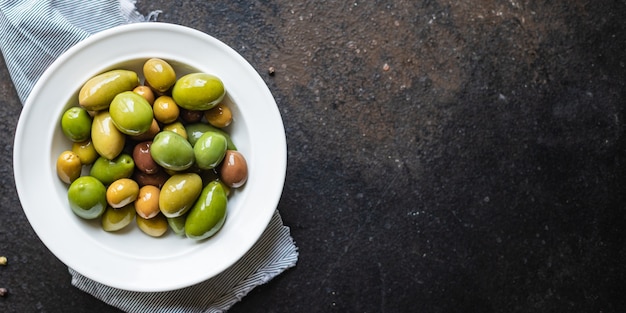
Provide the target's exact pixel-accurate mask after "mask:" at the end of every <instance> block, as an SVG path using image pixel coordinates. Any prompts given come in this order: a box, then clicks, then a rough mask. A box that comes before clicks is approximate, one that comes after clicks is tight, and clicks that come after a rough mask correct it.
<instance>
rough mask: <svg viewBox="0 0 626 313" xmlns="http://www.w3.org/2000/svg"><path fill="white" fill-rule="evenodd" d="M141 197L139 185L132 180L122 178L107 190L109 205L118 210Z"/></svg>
mask: <svg viewBox="0 0 626 313" xmlns="http://www.w3.org/2000/svg"><path fill="white" fill-rule="evenodd" d="M138 196H139V185H138V184H137V183H136V182H135V181H134V180H132V179H130V178H120V179H118V180H116V181H114V182H112V183H111V185H109V187H108V188H107V193H106V198H107V203H108V204H109V205H110V206H111V207H113V208H115V209H117V208H121V207H123V206H125V205H127V204H129V203H132V202H133V201H135V200H137V197H138Z"/></svg>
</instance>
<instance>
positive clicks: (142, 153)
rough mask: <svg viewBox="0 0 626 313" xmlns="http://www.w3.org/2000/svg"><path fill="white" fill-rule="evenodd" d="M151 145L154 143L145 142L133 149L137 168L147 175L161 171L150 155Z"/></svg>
mask: <svg viewBox="0 0 626 313" xmlns="http://www.w3.org/2000/svg"><path fill="white" fill-rule="evenodd" d="M150 145H152V141H143V142H140V143H138V144H136V145H135V147H134V148H133V160H134V161H135V166H136V167H137V169H138V170H140V171H142V172H144V173H146V174H154V173H156V172H158V171H159V170H160V169H161V167H160V166H159V165H158V164H157V163H156V162H154V160H153V159H152V156H151V155H150Z"/></svg>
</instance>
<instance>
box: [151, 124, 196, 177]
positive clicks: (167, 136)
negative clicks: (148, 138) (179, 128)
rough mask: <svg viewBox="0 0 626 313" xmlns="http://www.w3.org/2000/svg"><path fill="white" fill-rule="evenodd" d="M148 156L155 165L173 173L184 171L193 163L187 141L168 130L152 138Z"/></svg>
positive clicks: (192, 154) (192, 156)
mask: <svg viewBox="0 0 626 313" xmlns="http://www.w3.org/2000/svg"><path fill="white" fill-rule="evenodd" d="M150 155H151V156H152V159H153V160H154V161H155V162H156V163H157V164H159V165H160V166H162V167H164V168H166V169H170V170H174V171H182V170H186V169H188V168H189V167H191V165H193V163H194V153H193V147H192V146H191V144H190V143H189V141H187V140H186V139H185V138H183V137H182V136H181V135H179V134H177V133H175V132H172V131H168V130H164V131H161V132H160V133H158V134H157V135H156V136H154V140H153V141H152V145H151V146H150Z"/></svg>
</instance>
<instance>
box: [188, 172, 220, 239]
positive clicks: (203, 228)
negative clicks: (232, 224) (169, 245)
mask: <svg viewBox="0 0 626 313" xmlns="http://www.w3.org/2000/svg"><path fill="white" fill-rule="evenodd" d="M227 203H228V198H227V196H226V193H225V192H224V189H223V187H222V184H221V183H220V182H218V181H212V182H210V183H209V184H208V185H206V187H204V188H203V189H202V193H201V194H200V196H199V197H198V201H196V203H195V204H194V206H193V208H191V210H190V211H189V214H188V215H187V219H186V221H185V235H187V237H188V238H191V239H195V240H202V239H206V238H209V237H211V236H213V235H215V233H217V232H218V231H219V230H220V229H221V228H222V226H223V225H224V221H225V220H226V215H227V214H226V213H227V211H226V209H227Z"/></svg>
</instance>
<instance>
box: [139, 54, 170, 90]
mask: <svg viewBox="0 0 626 313" xmlns="http://www.w3.org/2000/svg"><path fill="white" fill-rule="evenodd" d="M143 76H144V77H145V78H146V82H147V83H148V84H149V85H150V87H152V88H154V89H155V90H156V91H158V92H161V93H163V92H166V91H167V90H168V89H170V87H172V86H173V85H174V83H176V72H175V71H174V68H173V67H172V66H171V65H170V64H169V63H167V61H165V60H162V59H158V58H152V59H149V60H147V61H146V62H145V63H144V65H143Z"/></svg>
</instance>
